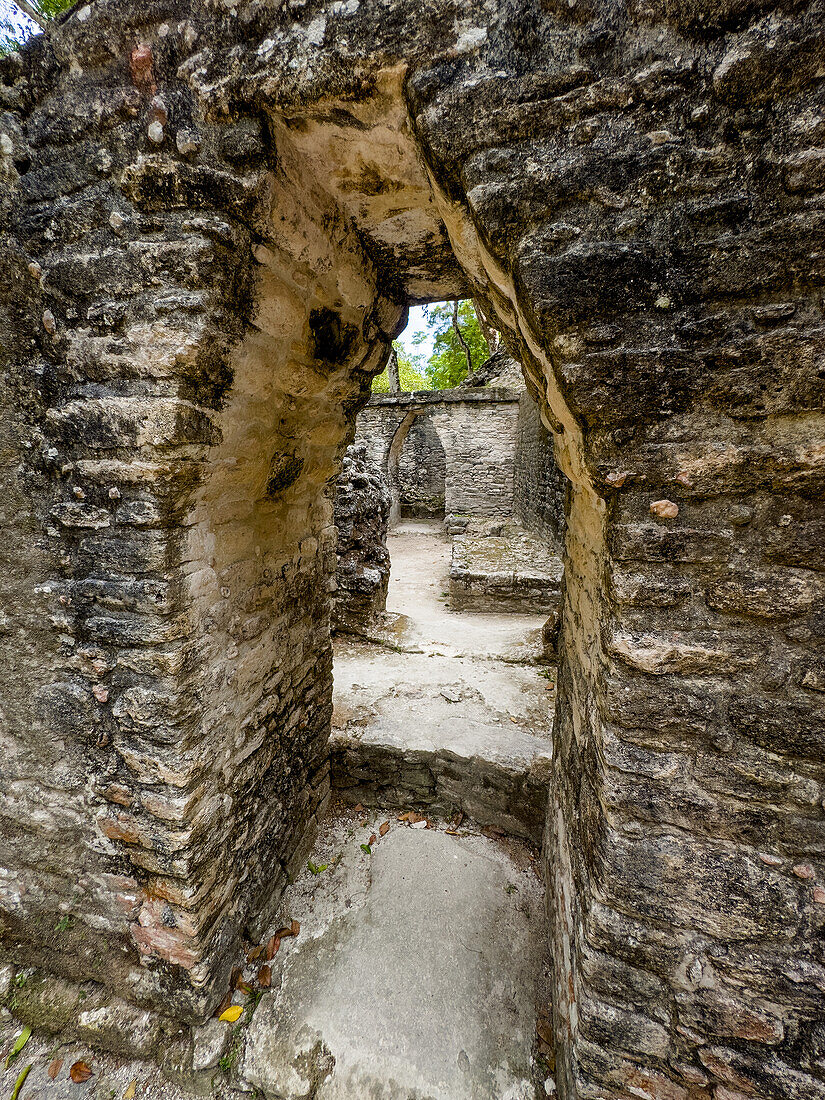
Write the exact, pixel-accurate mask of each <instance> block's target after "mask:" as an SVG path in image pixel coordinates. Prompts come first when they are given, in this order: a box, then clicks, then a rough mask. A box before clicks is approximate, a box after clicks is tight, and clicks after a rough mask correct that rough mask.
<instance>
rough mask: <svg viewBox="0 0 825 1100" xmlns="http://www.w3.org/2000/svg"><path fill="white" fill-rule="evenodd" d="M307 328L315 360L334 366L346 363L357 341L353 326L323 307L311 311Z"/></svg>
mask: <svg viewBox="0 0 825 1100" xmlns="http://www.w3.org/2000/svg"><path fill="white" fill-rule="evenodd" d="M309 327H310V330H311V332H312V339H313V341H314V355H315V358H316V359H319V360H321V362H324V363H330V364H333V365H335V366H337V365H339V364H344V363H346V361H347V360H348V359H349V357H350V355H351V354H352V350H353V348H354V347H355V342H356V340H357V339H358V329H357V328H356V327H355V325H352V324H350V323H349V321H344V320H343V318H342V317H341V315H340V313H336V312H335V310H333V309H328V308H327V307H326V306H325V307H324V308H323V309H313V310H312V312H311V313H310V315H309Z"/></svg>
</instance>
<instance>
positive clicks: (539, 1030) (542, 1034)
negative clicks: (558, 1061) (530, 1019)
mask: <svg viewBox="0 0 825 1100" xmlns="http://www.w3.org/2000/svg"><path fill="white" fill-rule="evenodd" d="M536 1034H537V1035H538V1037H539V1039H541V1041H542V1042H543V1043H546V1044H547V1046H549V1047H552V1045H553V1028H552V1027H551V1026H550V1024H549V1023H548V1022H547V1021H546V1020H539V1022H538V1023H537V1024H536Z"/></svg>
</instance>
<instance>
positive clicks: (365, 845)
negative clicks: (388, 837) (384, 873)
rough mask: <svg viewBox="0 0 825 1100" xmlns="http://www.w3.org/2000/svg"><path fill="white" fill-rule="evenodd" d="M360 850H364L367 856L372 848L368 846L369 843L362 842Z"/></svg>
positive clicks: (370, 853)
mask: <svg viewBox="0 0 825 1100" xmlns="http://www.w3.org/2000/svg"><path fill="white" fill-rule="evenodd" d="M361 851H362V852H366V853H367V855H368V856H371V855H372V848H370V846H369V844H362V845H361Z"/></svg>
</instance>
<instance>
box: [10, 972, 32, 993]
mask: <svg viewBox="0 0 825 1100" xmlns="http://www.w3.org/2000/svg"><path fill="white" fill-rule="evenodd" d="M28 980H29V976H28V974H26V973H24V972H23V971H22V970H21V972H20V973H19V974H15V975H14V981H13V983H12V984H13V985H14V987H15V989H23V988H24V987H25V985H26V983H27V982H28Z"/></svg>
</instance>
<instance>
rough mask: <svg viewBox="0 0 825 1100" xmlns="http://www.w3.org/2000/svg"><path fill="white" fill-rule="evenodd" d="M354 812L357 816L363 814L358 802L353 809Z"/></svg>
mask: <svg viewBox="0 0 825 1100" xmlns="http://www.w3.org/2000/svg"><path fill="white" fill-rule="evenodd" d="M354 812H355V813H357V814H362V813H363V812H364V807H363V806H362V805H361V803H360V802H359V803H358V805H357V806H355V807H354Z"/></svg>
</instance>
